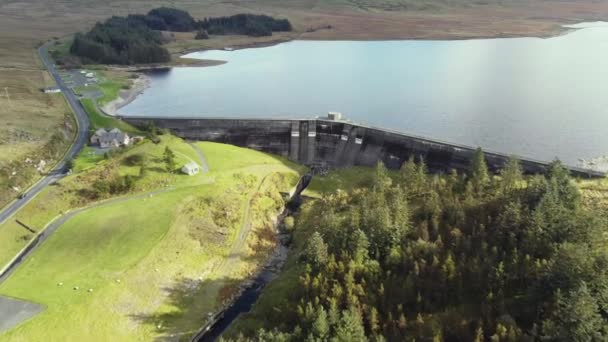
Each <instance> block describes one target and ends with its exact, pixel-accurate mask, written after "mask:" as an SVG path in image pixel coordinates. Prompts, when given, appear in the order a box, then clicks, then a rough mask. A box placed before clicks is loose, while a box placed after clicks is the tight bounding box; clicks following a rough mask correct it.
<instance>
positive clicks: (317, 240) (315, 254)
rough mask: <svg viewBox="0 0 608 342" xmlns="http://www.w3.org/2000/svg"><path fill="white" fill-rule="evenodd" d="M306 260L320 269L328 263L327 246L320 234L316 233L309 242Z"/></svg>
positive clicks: (305, 252) (305, 253)
mask: <svg viewBox="0 0 608 342" xmlns="http://www.w3.org/2000/svg"><path fill="white" fill-rule="evenodd" d="M304 258H305V259H306V261H308V262H309V263H310V264H311V265H312V266H313V267H315V268H319V267H321V266H323V265H324V264H325V263H326V262H327V260H328V258H329V254H328V252H327V245H326V244H325V242H324V241H323V237H322V236H321V234H319V232H314V233H313V234H312V236H311V237H310V240H308V243H307V245H306V250H305V251H304Z"/></svg>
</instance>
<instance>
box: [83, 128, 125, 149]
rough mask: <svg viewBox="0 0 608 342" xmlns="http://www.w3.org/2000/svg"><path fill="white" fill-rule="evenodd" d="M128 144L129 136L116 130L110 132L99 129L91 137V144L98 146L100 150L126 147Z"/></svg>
mask: <svg viewBox="0 0 608 342" xmlns="http://www.w3.org/2000/svg"><path fill="white" fill-rule="evenodd" d="M130 143H131V138H130V137H129V135H128V134H127V133H124V132H122V131H121V130H119V129H118V128H113V129H112V130H110V131H106V130H105V129H103V128H100V129H98V130H97V131H95V133H94V134H93V136H91V144H93V145H99V147H101V148H108V147H120V146H127V145H129V144H130Z"/></svg>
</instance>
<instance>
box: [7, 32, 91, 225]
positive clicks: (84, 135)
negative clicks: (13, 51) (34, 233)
mask: <svg viewBox="0 0 608 342" xmlns="http://www.w3.org/2000/svg"><path fill="white" fill-rule="evenodd" d="M49 44H50V43H46V44H44V45H42V46H41V47H40V48H38V54H39V55H40V59H41V60H42V62H43V63H44V66H45V67H46V68H47V70H48V71H49V73H50V74H51V75H52V76H53V78H54V79H55V82H57V86H58V87H59V88H60V89H61V92H62V93H63V96H65V99H66V101H67V102H68V104H69V105H70V107H72V110H73V111H74V113H75V114H76V120H77V121H78V133H77V134H78V136H77V137H76V141H75V142H74V144H73V145H72V147H70V150H69V151H68V153H66V155H65V156H64V158H63V159H62V160H61V161H60V162H59V163H58V164H57V165H56V166H55V168H54V169H53V170H52V171H50V172H49V173H48V174H47V175H46V176H44V177H43V178H42V179H41V180H40V181H39V182H38V183H36V184H35V185H34V186H32V187H31V188H30V189H29V190H28V191H27V194H26V196H25V197H24V198H21V199H17V200H15V201H14V202H12V203H11V204H9V205H8V206H6V207H4V208H3V209H2V210H0V224H2V223H4V222H5V221H6V220H7V219H9V218H10V217H11V216H13V215H14V214H15V213H16V212H17V211H19V209H21V207H23V206H24V205H25V204H27V202H29V201H30V200H31V199H32V198H33V197H35V196H36V195H37V194H38V193H39V192H40V191H42V189H44V188H45V187H46V186H47V185H49V184H51V183H53V182H54V181H56V180H58V179H61V178H63V177H64V174H65V171H66V170H65V164H66V162H67V161H68V160H70V159H73V158H74V157H75V156H76V155H77V154H78V152H80V150H82V148H83V147H84V146H85V145H86V143H87V141H88V138H89V137H88V135H89V118H88V117H87V113H86V112H85V111H84V108H82V106H81V105H80V102H79V101H78V99H77V98H76V96H75V95H74V93H73V92H72V91H71V90H70V89H69V88H68V87H67V86H66V85H65V83H64V82H63V80H62V79H61V77H60V76H59V73H58V72H57V70H56V69H55V66H54V64H53V60H52V59H51V58H50V57H49V55H48V51H47V48H48V45H49Z"/></svg>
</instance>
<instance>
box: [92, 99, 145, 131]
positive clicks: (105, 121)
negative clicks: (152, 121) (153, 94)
mask: <svg viewBox="0 0 608 342" xmlns="http://www.w3.org/2000/svg"><path fill="white" fill-rule="evenodd" d="M93 101H94V100H92V99H82V100H80V102H81V103H82V106H83V107H84V110H85V111H86V112H87V114H88V116H89V119H90V120H91V128H92V129H97V128H119V129H120V130H122V131H125V132H130V133H137V132H139V130H138V129H137V128H135V127H133V126H131V125H130V124H128V123H126V122H124V121H122V120H117V119H115V118H112V117H109V116H107V115H105V114H102V113H100V112H99V111H98V110H97V107H95V103H94V102H93Z"/></svg>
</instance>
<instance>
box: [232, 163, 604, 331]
mask: <svg viewBox="0 0 608 342" xmlns="http://www.w3.org/2000/svg"><path fill="white" fill-rule="evenodd" d="M475 160H476V161H474V162H473V163H472V165H471V168H470V171H469V172H467V173H466V174H457V173H455V172H454V173H452V174H450V175H431V174H427V173H426V172H425V167H424V166H423V164H418V165H416V164H415V163H413V162H408V163H406V164H404V166H403V167H402V169H401V170H400V171H397V172H391V171H387V170H386V169H385V168H384V167H383V166H382V165H379V166H378V167H377V168H376V169H375V170H373V169H369V168H368V169H364V168H359V169H358V170H357V172H356V175H355V174H354V173H353V172H351V170H340V171H334V172H331V173H330V175H329V177H317V178H316V179H314V180H313V183H312V184H311V187H312V189H311V190H312V191H310V192H309V193H312V194H322V197H321V198H320V199H317V200H309V201H308V203H306V205H304V206H303V208H302V211H301V213H299V214H298V215H296V217H295V225H293V229H292V231H293V246H292V249H291V251H290V256H289V259H288V262H287V264H286V267H285V269H284V271H283V272H282V274H281V275H280V276H279V277H278V278H277V279H276V280H275V281H273V282H272V283H270V284H269V285H268V287H267V288H266V289H265V291H264V293H263V294H262V296H260V299H259V301H258V302H257V303H256V305H255V306H254V309H253V310H252V312H251V313H248V314H246V315H243V316H242V317H241V319H240V320H238V321H237V322H236V323H235V324H234V325H233V326H232V327H231V328H230V329H229V330H228V332H227V333H226V336H225V337H230V338H234V339H229V340H235V341H241V342H243V341H259V340H262V341H302V340H306V341H328V340H329V341H475V342H481V341H504V342H515V341H603V340H605V339H606V337H607V336H608V331H606V326H607V320H606V316H605V312H606V307H607V303H606V300H605V298H606V297H605V296H606V281H607V280H608V273H607V272H606V269H605V267H604V265H605V263H606V261H607V260H608V254H607V251H606V243H605V236H606V232H607V230H608V225H607V223H608V222H607V221H606V206H605V198H606V194H605V192H604V191H605V180H596V181H590V182H587V181H585V182H580V181H574V180H573V179H571V178H569V176H568V174H567V172H566V171H565V170H564V169H563V168H562V167H561V166H560V165H559V163H553V164H552V165H551V167H550V169H549V170H548V172H547V173H546V174H545V175H535V176H523V175H522V174H521V171H520V170H519V168H518V166H517V163H516V162H515V161H511V162H510V163H509V164H508V166H506V167H505V169H503V171H502V172H501V174H500V176H488V173H487V170H486V169H485V165H484V163H483V162H482V161H481V160H482V159H481V158H477V159H475ZM577 185H578V186H577ZM337 189H342V191H338V190H337ZM592 198H593V200H591V199H592Z"/></svg>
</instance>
